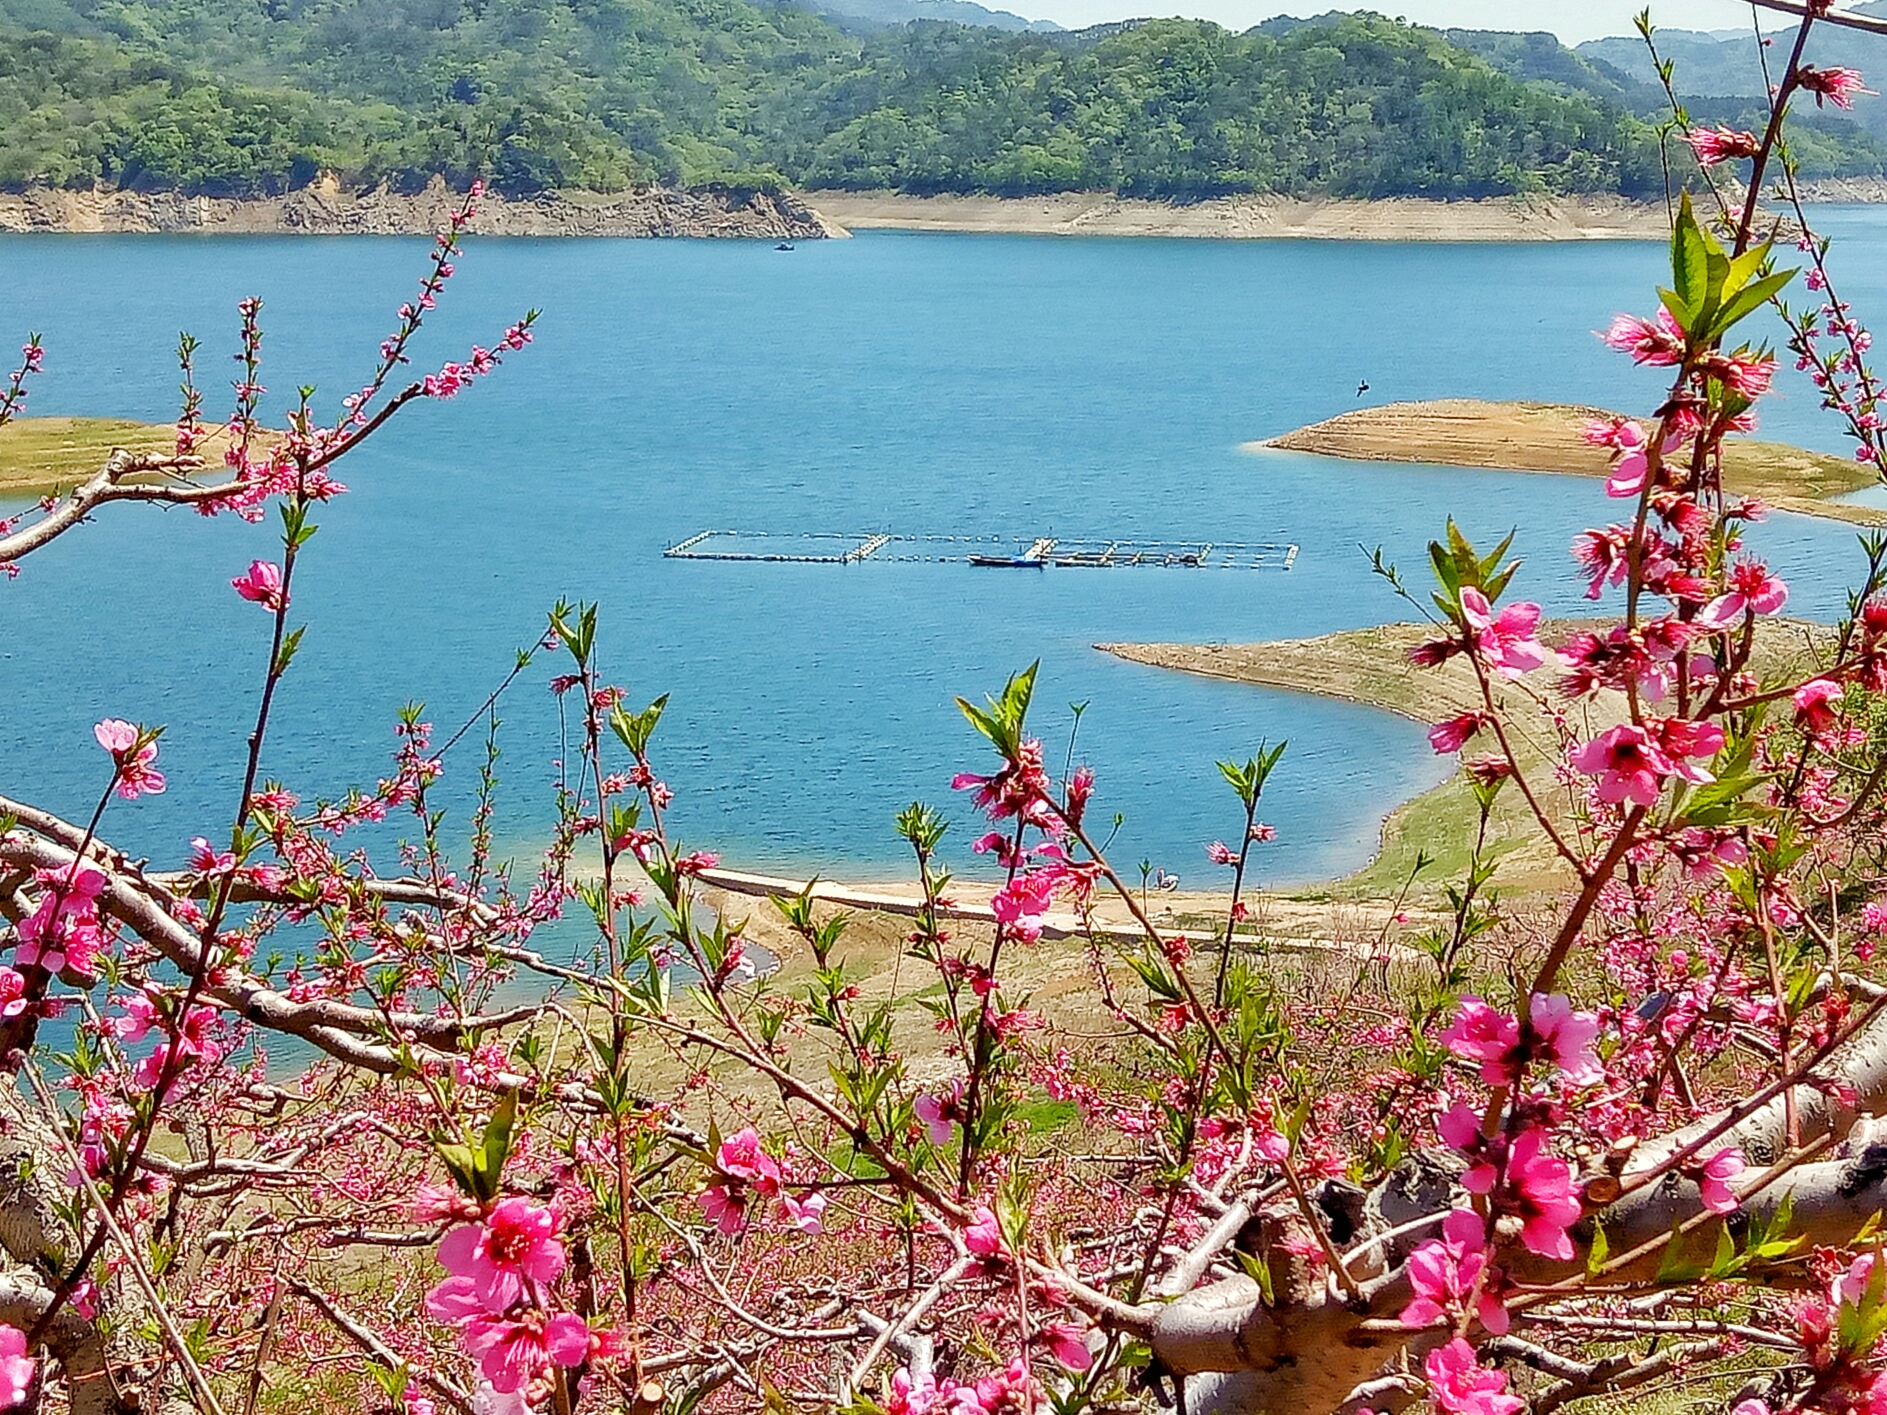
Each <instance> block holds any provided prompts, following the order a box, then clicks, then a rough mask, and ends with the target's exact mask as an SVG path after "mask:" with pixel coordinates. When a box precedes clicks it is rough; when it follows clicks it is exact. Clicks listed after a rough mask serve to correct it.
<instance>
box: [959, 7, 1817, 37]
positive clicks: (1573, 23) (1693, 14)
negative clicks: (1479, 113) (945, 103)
mask: <svg viewBox="0 0 1887 1415" xmlns="http://www.w3.org/2000/svg"><path fill="white" fill-rule="evenodd" d="M984 3H986V4H990V5H998V4H1000V5H1001V7H1002V8H1004V9H1011V10H1015V11H1016V12H1017V13H1019V14H1023V15H1026V16H1027V17H1028V18H1030V19H1032V20H1053V21H1055V22H1056V23H1057V24H1060V25H1066V26H1067V27H1068V28H1069V29H1079V28H1081V27H1083V26H1086V25H1093V24H1100V23H1102V22H1103V21H1106V20H1121V19H1127V18H1129V17H1131V16H1138V15H1148V14H1152V15H1169V14H1184V15H1188V16H1193V17H1196V18H1199V19H1207V20H1217V21H1218V22H1219V23H1220V24H1222V25H1225V26H1227V27H1228V28H1231V29H1241V30H1242V29H1249V28H1250V27H1251V26H1253V25H1255V24H1257V23H1258V22H1259V21H1260V20H1267V19H1270V18H1271V16H1273V15H1275V14H1278V13H1279V12H1280V9H1281V8H1283V10H1284V13H1287V14H1298V15H1315V14H1321V13H1323V12H1324V11H1327V10H1331V9H1345V10H1348V9H1354V8H1357V3H1356V0H1300V3H1299V4H1297V5H1292V6H1285V7H1281V6H1280V4H1279V0H1185V3H1181V4H1177V5H1175V4H1172V0H1167V3H1166V4H1164V5H1162V4H1154V5H1148V4H1146V3H1144V0H1019V3H1014V2H1013V0H984ZM1645 3H1646V0H1376V3H1374V4H1372V5H1370V6H1369V8H1371V9H1376V10H1380V11H1381V12H1382V13H1384V14H1389V15H1399V16H1401V17H1402V18H1404V19H1407V20H1412V21H1414V22H1415V23H1416V24H1423V25H1435V26H1437V27H1439V28H1446V27H1448V26H1451V25H1459V26H1463V27H1465V28H1470V29H1507V30H1541V29H1543V30H1551V31H1552V32H1553V33H1554V34H1557V35H1558V36H1559V37H1560V39H1561V41H1563V42H1564V43H1566V44H1577V43H1579V41H1580V40H1582V39H1598V38H1600V37H1601V36H1603V35H1608V34H1630V33H1632V16H1633V15H1635V14H1636V13H1637V12H1638V11H1639V10H1641V9H1643V8H1644V6H1645ZM1169 7H1170V8H1169ZM1651 18H1652V20H1653V21H1654V22H1655V23H1657V24H1659V25H1661V26H1663V27H1664V28H1666V29H1732V28H1738V27H1741V26H1746V25H1748V24H1749V6H1748V5H1747V4H1746V3H1741V0H1651ZM1766 20H1767V23H1768V24H1773V25H1782V24H1786V23H1788V17H1787V16H1786V15H1780V14H1776V13H1774V12H1766Z"/></svg>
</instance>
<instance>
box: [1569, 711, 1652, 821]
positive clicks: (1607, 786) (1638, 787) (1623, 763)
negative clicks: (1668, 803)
mask: <svg viewBox="0 0 1887 1415" xmlns="http://www.w3.org/2000/svg"><path fill="white" fill-rule="evenodd" d="M1571 761H1572V764H1573V765H1574V766H1575V767H1577V768H1578V769H1579V770H1580V771H1583V772H1585V773H1586V774H1587V775H1588V776H1596V777H1598V778H1599V785H1598V796H1599V799H1600V800H1601V801H1605V802H1608V803H1610V804H1612V805H1618V804H1620V803H1622V802H1624V801H1632V802H1635V803H1636V804H1638V805H1640V806H1645V807H1651V806H1655V805H1656V804H1657V803H1658V793H1659V792H1660V791H1661V790H1663V787H1664V778H1665V777H1667V776H1669V775H1671V774H1672V772H1673V771H1674V770H1675V768H1674V767H1673V766H1672V764H1671V760H1670V758H1668V757H1667V756H1665V755H1664V753H1663V752H1662V751H1661V750H1659V748H1658V745H1657V743H1655V742H1653V741H1652V740H1651V737H1650V735H1649V734H1648V733H1646V731H1645V729H1644V728H1642V727H1638V726H1636V725H1634V724H1632V723H1629V722H1623V723H1620V724H1619V725H1618V726H1617V727H1614V728H1612V729H1611V730H1610V731H1607V732H1602V733H1600V734H1599V735H1598V736H1597V737H1595V738H1593V739H1592V740H1591V741H1590V742H1587V743H1585V744H1584V745H1582V746H1580V747H1577V748H1575V749H1574V751H1573V753H1572V756H1571Z"/></svg>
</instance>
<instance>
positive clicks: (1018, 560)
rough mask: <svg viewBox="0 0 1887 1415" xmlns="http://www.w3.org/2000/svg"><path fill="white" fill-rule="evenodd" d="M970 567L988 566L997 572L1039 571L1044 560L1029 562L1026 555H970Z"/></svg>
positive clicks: (1045, 562)
mask: <svg viewBox="0 0 1887 1415" xmlns="http://www.w3.org/2000/svg"><path fill="white" fill-rule="evenodd" d="M970 564H972V565H988V566H993V567H994V568H996V569H999V570H1040V569H1042V568H1043V567H1044V566H1045V565H1047V564H1048V562H1047V561H1046V560H1031V559H1029V557H1028V556H1026V555H972V556H971V557H970Z"/></svg>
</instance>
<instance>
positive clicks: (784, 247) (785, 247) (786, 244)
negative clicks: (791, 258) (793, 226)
mask: <svg viewBox="0 0 1887 1415" xmlns="http://www.w3.org/2000/svg"><path fill="white" fill-rule="evenodd" d="M773 249H774V250H776V251H790V250H792V249H793V243H792V242H791V241H781V242H780V243H779V245H777V246H775V247H774V248H773Z"/></svg>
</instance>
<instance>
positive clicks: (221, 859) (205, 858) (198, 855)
mask: <svg viewBox="0 0 1887 1415" xmlns="http://www.w3.org/2000/svg"><path fill="white" fill-rule="evenodd" d="M235 868H236V857H235V856H234V855H232V854H231V853H230V852H229V851H227V850H222V851H219V850H216V849H215V848H214V847H212V846H211V844H210V842H209V841H207V840H205V839H204V838H203V837H202V836H200V835H199V836H197V837H195V838H194V839H192V840H191V842H190V869H191V871H192V872H193V873H196V874H200V875H226V874H228V873H229V872H230V871H231V870H233V869H235Z"/></svg>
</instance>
